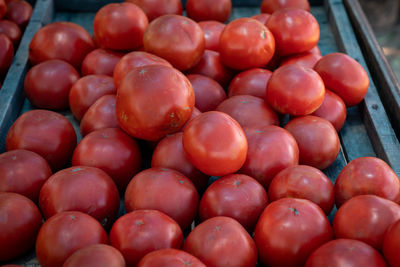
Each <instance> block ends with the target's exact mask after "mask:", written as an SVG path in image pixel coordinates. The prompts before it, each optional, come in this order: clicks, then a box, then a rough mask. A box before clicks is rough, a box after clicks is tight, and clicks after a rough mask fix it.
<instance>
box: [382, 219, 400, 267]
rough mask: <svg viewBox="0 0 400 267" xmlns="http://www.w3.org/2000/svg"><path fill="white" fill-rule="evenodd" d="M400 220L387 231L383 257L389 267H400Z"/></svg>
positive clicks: (383, 245)
mask: <svg viewBox="0 0 400 267" xmlns="http://www.w3.org/2000/svg"><path fill="white" fill-rule="evenodd" d="M399 248H400V220H397V221H396V222H395V223H393V224H392V226H390V227H389V229H388V230H387V231H386V234H385V237H384V239H383V244H382V252H383V255H384V257H385V259H386V261H387V262H388V264H389V266H393V267H398V266H400V265H399V264H400V255H399Z"/></svg>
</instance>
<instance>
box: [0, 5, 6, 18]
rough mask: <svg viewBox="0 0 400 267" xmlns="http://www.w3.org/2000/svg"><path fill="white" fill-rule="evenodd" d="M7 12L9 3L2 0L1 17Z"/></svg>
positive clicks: (0, 6)
mask: <svg viewBox="0 0 400 267" xmlns="http://www.w3.org/2000/svg"><path fill="white" fill-rule="evenodd" d="M6 12H7V5H6V1H5V0H1V1H0V19H2V18H3V17H4V15H5V14H6Z"/></svg>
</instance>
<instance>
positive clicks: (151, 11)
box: [126, 0, 183, 21]
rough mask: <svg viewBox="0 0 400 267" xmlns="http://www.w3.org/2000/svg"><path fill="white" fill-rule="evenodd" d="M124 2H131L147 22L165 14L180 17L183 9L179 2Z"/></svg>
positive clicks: (160, 0)
mask: <svg viewBox="0 0 400 267" xmlns="http://www.w3.org/2000/svg"><path fill="white" fill-rule="evenodd" d="M126 2H131V3H133V4H135V5H137V6H138V7H140V8H141V9H143V11H144V13H146V15H147V17H148V18H149V21H152V20H154V19H156V18H158V17H160V16H162V15H167V14H175V15H182V9H183V7H182V2H181V1H180V0H157V1H151V0H150V1H149V0H126Z"/></svg>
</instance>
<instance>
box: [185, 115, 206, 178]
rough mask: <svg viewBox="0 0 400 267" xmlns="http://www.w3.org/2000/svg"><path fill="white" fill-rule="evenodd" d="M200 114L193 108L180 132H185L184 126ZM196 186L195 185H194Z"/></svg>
mask: <svg viewBox="0 0 400 267" xmlns="http://www.w3.org/2000/svg"><path fill="white" fill-rule="evenodd" d="M201 113H202V112H201V111H200V110H198V109H197V108H196V107H193V112H192V115H191V116H190V119H189V120H188V121H187V122H186V123H185V124H184V125H183V127H182V129H181V131H183V130H185V128H186V125H187V124H188V123H189V122H190V121H192V120H193V119H194V118H196V117H197V116H198V115H200V114H201ZM195 184H196V183H195Z"/></svg>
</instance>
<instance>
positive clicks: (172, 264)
mask: <svg viewBox="0 0 400 267" xmlns="http://www.w3.org/2000/svg"><path fill="white" fill-rule="evenodd" d="M137 266H138V267H186V266H191V267H206V265H204V264H203V263H202V262H201V261H200V260H199V259H198V258H196V257H195V256H193V255H191V254H189V253H187V252H185V251H183V250H178V249H173V248H166V249H159V250H156V251H153V252H150V253H149V254H147V255H146V256H144V257H143V258H142V259H141V260H140V262H139V263H138V265H137Z"/></svg>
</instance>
